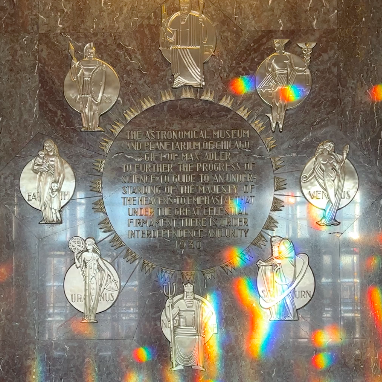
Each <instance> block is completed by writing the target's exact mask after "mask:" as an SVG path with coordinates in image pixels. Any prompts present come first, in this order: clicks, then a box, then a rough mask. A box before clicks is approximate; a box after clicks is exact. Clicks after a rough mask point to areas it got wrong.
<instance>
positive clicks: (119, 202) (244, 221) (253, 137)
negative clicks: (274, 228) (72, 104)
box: [102, 99, 275, 269]
mask: <svg viewBox="0 0 382 382" xmlns="http://www.w3.org/2000/svg"><path fill="white" fill-rule="evenodd" d="M274 181H275V180H274V176H273V167H272V162H271V159H270V157H269V155H268V152H267V149H266V147H265V145H264V143H263V141H262V139H261V138H260V136H259V134H258V133H257V132H256V131H255V129H254V128H253V127H252V126H251V125H250V124H249V123H248V122H247V121H246V120H245V119H243V118H242V117H241V116H240V115H238V114H237V113H235V112H234V111H232V110H231V109H229V108H227V107H225V106H221V105H218V104H215V103H212V102H208V101H203V100H195V99H182V100H176V101H171V102H167V103H161V104H159V105H156V106H152V107H150V108H148V109H147V110H145V111H143V112H142V113H140V114H139V115H137V116H136V117H135V118H133V119H132V120H131V121H130V122H129V123H128V124H126V125H125V126H124V128H123V129H122V130H121V131H120V132H119V134H118V135H117V137H116V139H115V140H114V141H113V142H112V144H111V146H110V148H109V149H108V154H107V157H106V159H105V162H104V167H103V176H102V194H103V203H104V207H105V210H106V214H107V216H108V219H109V220H110V223H111V226H112V228H113V229H114V230H115V232H116V233H117V234H118V236H119V237H120V239H121V240H122V241H123V243H125V244H126V245H127V246H128V247H129V248H131V249H132V250H133V251H135V252H136V253H137V254H138V255H139V256H141V257H143V258H144V259H146V260H148V261H150V262H152V263H155V264H157V265H158V266H162V267H168V268H173V269H190V268H192V269H202V268H210V267H214V266H217V265H219V264H222V263H224V262H226V261H228V260H230V259H231V258H232V256H233V255H234V254H235V253H240V252H241V251H243V250H244V249H245V248H246V247H248V246H249V245H250V244H251V242H252V241H253V240H254V239H255V238H256V236H257V235H258V234H259V232H260V231H261V229H262V228H263V226H264V224H265V222H266V220H267V218H268V216H269V212H270V210H271V206H272V201H273V193H274Z"/></svg>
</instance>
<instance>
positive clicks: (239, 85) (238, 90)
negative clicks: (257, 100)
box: [229, 76, 256, 95]
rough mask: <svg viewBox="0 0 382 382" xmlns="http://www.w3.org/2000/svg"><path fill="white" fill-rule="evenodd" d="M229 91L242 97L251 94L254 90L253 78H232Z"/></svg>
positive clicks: (254, 79)
mask: <svg viewBox="0 0 382 382" xmlns="http://www.w3.org/2000/svg"><path fill="white" fill-rule="evenodd" d="M229 89H230V91H231V92H232V93H234V94H237V95H242V94H245V93H249V92H253V91H254V90H255V89H256V78H255V76H240V77H237V78H234V79H233V80H231V81H230V83H229Z"/></svg>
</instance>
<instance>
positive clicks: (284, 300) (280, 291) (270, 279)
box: [257, 236, 310, 321]
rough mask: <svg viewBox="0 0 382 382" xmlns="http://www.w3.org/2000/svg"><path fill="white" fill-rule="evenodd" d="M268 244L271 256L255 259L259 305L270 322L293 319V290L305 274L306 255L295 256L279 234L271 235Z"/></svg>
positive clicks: (292, 248) (288, 244)
mask: <svg viewBox="0 0 382 382" xmlns="http://www.w3.org/2000/svg"><path fill="white" fill-rule="evenodd" d="M271 246H272V256H271V257H270V258H268V259H267V260H264V261H263V260H259V261H258V262H257V266H258V267H259V275H258V281H257V284H258V289H259V294H260V305H261V307H262V308H264V309H268V310H269V313H270V320H272V321H276V320H280V321H289V320H297V319H298V315H297V309H298V308H299V307H297V306H296V303H295V289H296V288H297V287H298V286H299V284H300V283H301V281H302V280H303V279H304V277H305V276H306V273H307V270H308V256H307V255H306V254H303V253H300V254H299V255H296V253H295V249H294V246H293V243H292V242H291V241H290V240H289V239H284V238H282V237H279V236H273V237H272V238H271ZM309 276H310V275H309Z"/></svg>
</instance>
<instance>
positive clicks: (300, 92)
mask: <svg viewBox="0 0 382 382" xmlns="http://www.w3.org/2000/svg"><path fill="white" fill-rule="evenodd" d="M311 87H312V77H311V74H310V70H309V69H308V68H307V67H306V63H305V62H304V60H303V59H302V58H301V57H299V56H297V55H295V54H292V53H288V52H282V53H273V54H271V55H270V56H269V57H268V58H266V59H265V60H264V61H263V62H262V63H261V64H260V66H259V68H258V69H257V72H256V88H257V91H258V93H259V96H260V97H261V98H262V99H263V101H264V102H266V103H267V104H268V105H270V106H272V107H275V106H276V105H277V104H278V103H280V102H284V103H285V105H286V109H293V108H294V107H296V106H298V105H299V104H300V103H301V102H302V101H304V99H305V98H306V97H307V96H308V94H309V92H310V89H311Z"/></svg>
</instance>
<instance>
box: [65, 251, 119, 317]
mask: <svg viewBox="0 0 382 382" xmlns="http://www.w3.org/2000/svg"><path fill="white" fill-rule="evenodd" d="M99 261H102V265H103V266H104V267H105V269H106V270H107V272H108V276H107V277H104V276H103V275H102V274H101V272H104V273H105V270H102V271H100V270H97V271H96V270H95V271H94V275H86V277H85V275H84V273H85V272H86V270H83V271H81V267H78V268H77V266H76V264H73V265H72V266H71V267H70V268H69V269H68V271H67V272H66V275H65V279H64V292H65V296H66V298H67V300H68V301H69V303H70V304H71V305H72V306H73V307H74V308H76V309H77V310H79V311H80V312H82V313H84V311H85V296H86V294H85V288H86V289H87V290H89V292H88V293H89V295H90V297H89V301H91V303H93V304H94V299H95V298H97V306H96V309H95V313H100V312H104V311H105V310H107V309H109V308H110V307H111V306H112V305H113V304H114V302H115V301H116V299H117V297H118V293H119V289H120V280H119V276H118V274H117V272H116V270H115V269H114V267H113V266H112V265H111V264H110V263H109V262H108V261H106V260H105V259H102V260H99ZM83 272H84V273H83ZM100 285H101V286H100ZM97 288H98V289H97ZM98 290H99V293H100V295H99V297H98V295H97V293H98Z"/></svg>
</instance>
